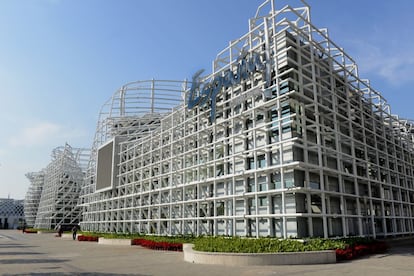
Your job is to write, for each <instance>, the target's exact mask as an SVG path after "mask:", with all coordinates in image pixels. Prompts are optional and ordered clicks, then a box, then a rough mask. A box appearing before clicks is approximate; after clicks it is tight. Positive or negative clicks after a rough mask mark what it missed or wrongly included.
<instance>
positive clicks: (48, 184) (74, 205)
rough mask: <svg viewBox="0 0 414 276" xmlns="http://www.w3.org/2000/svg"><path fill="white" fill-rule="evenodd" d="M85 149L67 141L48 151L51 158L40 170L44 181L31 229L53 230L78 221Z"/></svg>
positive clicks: (85, 158)
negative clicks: (50, 152) (50, 153)
mask: <svg viewBox="0 0 414 276" xmlns="http://www.w3.org/2000/svg"><path fill="white" fill-rule="evenodd" d="M89 152H90V151H89V150H87V149H78V148H72V147H71V146H70V145H68V144H66V145H65V146H62V147H58V148H55V149H54V150H53V151H52V161H51V162H50V163H49V165H48V166H47V167H46V168H45V169H44V170H42V172H40V173H41V174H43V181H44V183H43V187H42V191H41V195H40V199H39V203H38V209H37V213H36V219H35V222H34V227H35V228H40V229H55V228H56V227H57V226H59V225H61V224H75V223H78V222H79V216H80V208H79V193H80V189H81V187H82V185H83V181H84V178H85V170H86V165H87V160H88V158H89ZM29 192H30V190H29ZM29 192H28V193H29ZM28 196H31V195H28Z"/></svg>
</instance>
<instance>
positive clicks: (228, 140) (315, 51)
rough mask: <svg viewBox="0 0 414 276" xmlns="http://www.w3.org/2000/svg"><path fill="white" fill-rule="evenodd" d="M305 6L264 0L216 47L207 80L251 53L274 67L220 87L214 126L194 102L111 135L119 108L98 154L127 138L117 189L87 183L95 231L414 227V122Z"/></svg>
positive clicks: (379, 232) (349, 231) (284, 232)
mask: <svg viewBox="0 0 414 276" xmlns="http://www.w3.org/2000/svg"><path fill="white" fill-rule="evenodd" d="M301 5H302V6H301V7H298V8H296V7H292V6H291V5H286V6H284V7H281V8H279V9H276V7H275V4H274V1H265V2H264V3H263V5H261V6H260V7H259V8H258V11H257V13H256V16H255V17H254V18H253V19H251V20H250V22H249V31H248V33H247V34H246V35H244V36H242V37H241V38H239V39H236V40H234V41H231V42H230V44H229V46H228V47H226V48H225V49H224V50H223V51H221V52H220V53H219V54H218V55H217V58H216V59H215V60H214V62H213V68H212V73H211V74H210V75H208V76H204V77H203V78H202V80H203V83H205V84H207V83H213V82H214V81H215V80H216V77H217V76H221V75H224V74H225V72H226V70H231V71H233V72H234V73H236V71H237V68H240V66H241V65H240V64H241V63H242V62H243V61H242V60H240V55H245V54H246V53H247V55H249V54H252V53H256V54H258V55H260V57H261V60H262V62H263V63H264V64H265V65H266V68H265V70H263V72H253V73H251V74H250V75H249V77H248V78H246V79H243V80H242V81H239V82H240V83H239V84H237V85H234V86H233V87H228V88H227V87H226V88H224V89H223V91H221V92H220V93H219V94H218V96H217V98H216V99H215V101H216V117H215V118H214V120H213V122H212V121H211V120H209V116H210V110H209V108H208V107H207V108H206V107H205V106H204V105H203V106H196V107H195V108H192V109H187V108H186V107H185V106H183V104H184V101H183V100H182V101H180V102H179V103H177V108H176V109H174V110H172V111H171V112H170V113H167V114H163V116H162V117H160V120H159V122H158V124H157V127H155V128H154V129H151V130H150V131H148V132H145V133H142V132H138V134H137V133H135V132H134V131H135V130H136V129H138V130H139V129H140V128H136V127H135V126H132V127H131V128H128V131H129V132H128V133H126V132H125V131H118V130H117V129H116V128H115V130H116V131H112V129H114V127H112V126H111V124H110V123H109V122H110V121H111V119H110V118H112V117H111V116H113V114H111V113H107V114H109V115H108V117H105V118H106V119H105V120H100V121H99V123H98V125H102V126H105V129H106V130H105V131H102V130H101V128H99V127H98V130H97V136H96V137H104V138H103V139H102V140H100V141H99V143H96V141H97V138H96V137H95V150H96V149H97V147H96V145H99V144H102V143H103V142H104V141H106V140H107V139H109V138H112V137H113V136H116V135H125V137H126V138H127V139H126V140H124V141H123V142H120V144H119V152H120V154H119V157H120V161H119V164H115V166H116V167H117V169H118V170H117V179H118V183H117V185H116V187H115V188H113V189H112V190H110V191H104V192H95V191H94V188H93V187H94V185H95V183H94V177H93V174H92V176H91V177H90V178H89V180H88V181H87V183H90V185H89V186H86V189H87V190H85V194H84V196H83V198H84V199H85V200H84V201H83V204H84V205H83V206H84V214H83V222H82V227H83V229H85V230H89V231H105V232H131V233H134V232H139V233H153V234H158V235H179V234H193V235H232V236H236V235H237V236H256V237H259V236H276V237H282V238H288V237H307V236H321V237H325V238H326V237H331V236H373V237H377V236H395V235H405V234H409V233H413V232H414V219H413V217H414V170H413V169H414V167H413V165H412V164H413V161H414V154H413V149H414V148H413V138H414V137H413V131H412V126H413V123H412V122H411V121H408V120H404V119H400V118H399V117H398V116H396V115H392V114H391V111H390V106H389V105H388V103H387V102H386V100H385V99H384V98H383V96H382V95H381V94H380V93H379V92H378V91H376V90H374V89H373V88H372V87H371V86H370V83H369V81H367V80H364V79H361V78H360V77H359V75H358V67H357V65H356V63H355V62H354V60H353V59H352V58H351V57H350V56H349V55H348V54H346V53H345V52H344V51H343V49H341V48H340V47H338V46H337V45H336V44H335V43H334V42H332V41H331V40H330V39H329V37H328V31H327V30H326V29H318V28H316V27H315V26H314V25H313V24H312V23H311V21H310V7H309V6H308V5H307V4H306V2H304V1H301ZM265 9H270V11H269V12H266V11H265ZM258 92H259V93H258ZM196 96H200V94H198V95H196ZM240 97H243V100H238V99H240ZM117 99H118V98H117ZM136 104H138V105H140V104H142V103H141V102H139V103H138V102H137V103H136ZM113 106H114V105H112V106H111V108H112V109H111V110H115V111H116V112H119V110H117V109H114V107H113ZM121 110H122V109H121ZM123 116H124V115H123ZM138 117H139V116H138ZM114 118H115V119H116V120H117V119H118V117H117V116H114ZM134 118H136V117H135V116H134V117H133V118H132V121H133V120H134ZM130 125H131V124H130ZM132 125H133V124H132ZM108 126H110V127H109V128H108ZM102 134H104V135H102ZM98 140H99V139H98ZM95 153H96V152H95ZM95 159H96V158H95ZM95 159H94V157H92V159H91V160H92V162H91V163H90V165H92V166H91V167H90V168H91V169H92V170H94V164H95V163H94V160H95Z"/></svg>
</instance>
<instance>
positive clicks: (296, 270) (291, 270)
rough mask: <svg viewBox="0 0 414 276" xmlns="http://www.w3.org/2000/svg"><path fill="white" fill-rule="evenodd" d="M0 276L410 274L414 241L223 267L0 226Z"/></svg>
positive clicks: (173, 255)
mask: <svg viewBox="0 0 414 276" xmlns="http://www.w3.org/2000/svg"><path fill="white" fill-rule="evenodd" d="M0 275H82V276H86V275H88V276H89V275H209V276H213V275H226V276H231V275H237V276H243V275H258V276H260V275H318V276H323V275H330V276H332V275H376V276H381V275H387V276H390V275H392V276H398V275H407V276H408V275H410V276H412V275H414V241H413V240H409V241H407V240H405V241H400V242H398V243H393V244H392V247H391V249H390V250H389V251H388V252H387V253H386V254H381V255H374V256H370V257H365V258H361V259H358V260H354V261H348V262H341V263H337V264H327V265H300V266H299V265H289V266H237V267H231V266H223V265H201V264H192V263H186V262H184V261H183V253H182V252H165V251H154V250H149V249H145V248H141V247H139V246H113V245H101V244H98V243H95V242H78V241H73V240H72V239H67V238H57V237H55V236H54V234H23V233H22V232H21V231H17V230H0Z"/></svg>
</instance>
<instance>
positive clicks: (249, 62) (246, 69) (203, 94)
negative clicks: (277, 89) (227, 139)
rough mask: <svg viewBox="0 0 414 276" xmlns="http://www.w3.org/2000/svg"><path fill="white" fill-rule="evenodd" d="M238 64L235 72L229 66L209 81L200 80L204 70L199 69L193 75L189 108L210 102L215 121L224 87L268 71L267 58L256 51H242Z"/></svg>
mask: <svg viewBox="0 0 414 276" xmlns="http://www.w3.org/2000/svg"><path fill="white" fill-rule="evenodd" d="M236 66H237V67H236V71H235V72H234V70H232V68H229V69H227V70H225V71H224V72H221V73H220V74H217V75H216V76H214V78H213V79H212V80H211V81H210V82H208V83H203V82H201V81H200V75H201V74H202V73H203V72H204V70H200V71H197V72H196V73H195V74H194V75H193V77H192V85H191V89H190V92H189V96H188V103H187V107H188V108H189V109H192V108H194V107H195V106H197V105H198V106H199V107H203V106H205V105H207V103H209V102H210V122H213V121H214V120H215V118H216V99H217V96H218V95H219V94H220V92H221V91H222V90H223V89H226V88H228V87H231V86H234V85H238V84H240V83H241V81H242V80H246V79H248V78H249V77H250V76H251V75H252V74H254V73H256V72H261V73H264V72H266V62H265V59H264V58H262V56H261V55H260V54H258V53H255V52H252V53H250V54H249V53H246V52H242V54H241V55H240V56H239V58H238V59H237V61H236ZM267 79H268V76H266V80H267Z"/></svg>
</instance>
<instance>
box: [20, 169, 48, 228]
mask: <svg viewBox="0 0 414 276" xmlns="http://www.w3.org/2000/svg"><path fill="white" fill-rule="evenodd" d="M26 177H27V178H28V179H29V181H30V186H29V189H28V191H27V193H26V198H25V201H24V215H25V219H26V224H27V226H29V227H33V226H34V224H35V220H36V215H37V210H38V208H39V202H40V196H41V195H42V189H43V184H44V182H45V173H44V171H40V172H31V173H27V174H26Z"/></svg>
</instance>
